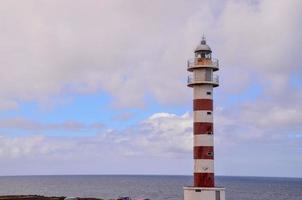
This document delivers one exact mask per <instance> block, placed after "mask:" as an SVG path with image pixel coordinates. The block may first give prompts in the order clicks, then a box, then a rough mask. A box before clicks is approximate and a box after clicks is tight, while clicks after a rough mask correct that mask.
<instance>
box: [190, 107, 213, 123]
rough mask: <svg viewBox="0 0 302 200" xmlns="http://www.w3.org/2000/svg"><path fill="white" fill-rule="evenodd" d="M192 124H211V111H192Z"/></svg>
mask: <svg viewBox="0 0 302 200" xmlns="http://www.w3.org/2000/svg"><path fill="white" fill-rule="evenodd" d="M208 113H209V114H208ZM194 122H210V123H213V111H211V110H196V111H194Z"/></svg>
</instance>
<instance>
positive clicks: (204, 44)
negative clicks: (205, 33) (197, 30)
mask: <svg viewBox="0 0 302 200" xmlns="http://www.w3.org/2000/svg"><path fill="white" fill-rule="evenodd" d="M200 51H207V52H212V50H211V48H210V47H209V45H207V42H206V40H205V38H204V37H203V38H202V40H201V42H200V44H199V45H198V46H197V47H196V49H195V53H196V52H200Z"/></svg>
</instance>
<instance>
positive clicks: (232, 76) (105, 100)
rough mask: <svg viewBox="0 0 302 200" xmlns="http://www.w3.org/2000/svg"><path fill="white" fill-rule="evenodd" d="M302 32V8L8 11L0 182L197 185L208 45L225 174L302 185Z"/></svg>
mask: <svg viewBox="0 0 302 200" xmlns="http://www.w3.org/2000/svg"><path fill="white" fill-rule="evenodd" d="M301 19H302V1H300V0H287V1H284V0H262V1H261V0H259V1H257V0H226V1H223V0H166V1H161V0H153V1H148V0H127V1H124V0H110V1H109V0H27V1H18V0H1V1H0V175H41V174H43V175H44V174H45V175H52V174H168V175H192V173H193V159H192V138H193V133H192V89H191V88H188V87H187V86H186V80H187V75H188V72H187V71H186V62H187V60H188V59H191V58H193V56H194V53H193V52H194V49H195V48H196V46H197V45H198V44H199V42H200V40H201V37H202V35H203V34H205V36H206V38H207V43H208V44H209V45H210V47H211V48H212V50H213V56H214V57H216V58H218V59H219V63H220V70H219V71H218V74H219V76H220V87H218V88H215V91H214V124H215V130H214V134H215V173H216V175H227V176H277V177H302V170H301V169H302V112H301V111H302V64H301V63H302V57H301V46H302V27H301Z"/></svg>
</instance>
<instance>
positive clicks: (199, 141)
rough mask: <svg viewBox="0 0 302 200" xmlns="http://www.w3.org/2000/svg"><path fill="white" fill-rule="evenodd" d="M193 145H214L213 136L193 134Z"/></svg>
mask: <svg viewBox="0 0 302 200" xmlns="http://www.w3.org/2000/svg"><path fill="white" fill-rule="evenodd" d="M194 146H195V147H198V146H214V137H213V135H212V134H211V135H208V134H201V135H194Z"/></svg>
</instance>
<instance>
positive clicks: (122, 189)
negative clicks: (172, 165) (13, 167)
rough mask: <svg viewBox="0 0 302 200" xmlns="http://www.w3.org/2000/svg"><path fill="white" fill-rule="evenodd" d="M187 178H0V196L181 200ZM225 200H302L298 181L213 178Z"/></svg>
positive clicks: (126, 176)
mask: <svg viewBox="0 0 302 200" xmlns="http://www.w3.org/2000/svg"><path fill="white" fill-rule="evenodd" d="M190 185H192V177H191V176H145V175H77V176H11V177H0V195H10V194H18V195H19V194H39V195H46V196H79V197H98V198H103V199H114V198H117V197H119V196H131V197H133V198H139V197H145V198H149V199H151V200H182V199H183V188H182V187H183V186H190ZM216 185H217V186H223V187H225V188H226V200H302V179H301V178H264V177H263V178H260V177H221V176H220V177H216Z"/></svg>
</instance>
